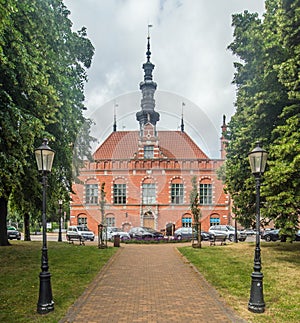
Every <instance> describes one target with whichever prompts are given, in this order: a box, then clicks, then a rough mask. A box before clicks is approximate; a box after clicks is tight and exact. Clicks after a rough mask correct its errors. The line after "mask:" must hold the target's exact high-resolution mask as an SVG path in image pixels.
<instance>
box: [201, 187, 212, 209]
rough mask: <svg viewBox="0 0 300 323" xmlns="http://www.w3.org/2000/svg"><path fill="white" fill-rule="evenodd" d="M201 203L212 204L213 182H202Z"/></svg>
mask: <svg viewBox="0 0 300 323" xmlns="http://www.w3.org/2000/svg"><path fill="white" fill-rule="evenodd" d="M200 204H202V205H205V204H212V185H211V184H200Z"/></svg>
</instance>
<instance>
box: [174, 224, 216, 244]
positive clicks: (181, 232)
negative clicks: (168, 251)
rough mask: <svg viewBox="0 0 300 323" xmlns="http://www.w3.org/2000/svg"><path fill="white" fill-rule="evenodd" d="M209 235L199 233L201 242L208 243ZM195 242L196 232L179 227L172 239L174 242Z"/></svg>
mask: <svg viewBox="0 0 300 323" xmlns="http://www.w3.org/2000/svg"><path fill="white" fill-rule="evenodd" d="M209 237H210V234H209V233H208V232H205V231H201V241H203V240H204V241H208V240H209ZM193 238H194V240H197V239H198V237H197V232H196V231H195V229H193V228H192V227H181V228H178V229H177V230H175V232H174V239H176V240H192V239H193Z"/></svg>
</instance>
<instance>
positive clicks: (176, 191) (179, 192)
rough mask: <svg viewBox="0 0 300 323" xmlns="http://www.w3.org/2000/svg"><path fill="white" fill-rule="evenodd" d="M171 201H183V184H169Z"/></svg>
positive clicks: (176, 202)
mask: <svg viewBox="0 0 300 323" xmlns="http://www.w3.org/2000/svg"><path fill="white" fill-rule="evenodd" d="M171 203H173V204H182V203H183V184H172V186H171Z"/></svg>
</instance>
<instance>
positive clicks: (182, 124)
mask: <svg viewBox="0 0 300 323" xmlns="http://www.w3.org/2000/svg"><path fill="white" fill-rule="evenodd" d="M184 106H185V103H184V102H182V106H181V126H180V127H181V132H184V123H183V107H184Z"/></svg>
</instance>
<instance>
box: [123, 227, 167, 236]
mask: <svg viewBox="0 0 300 323" xmlns="http://www.w3.org/2000/svg"><path fill="white" fill-rule="evenodd" d="M128 233H129V235H130V237H131V238H133V239H163V237H164V235H163V234H162V233H160V232H158V231H156V230H154V229H151V228H147V227H133V228H131V229H130V230H129V232H128Z"/></svg>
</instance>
